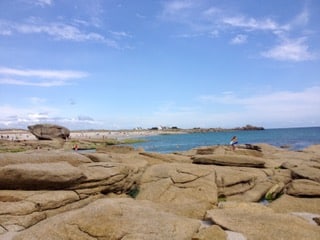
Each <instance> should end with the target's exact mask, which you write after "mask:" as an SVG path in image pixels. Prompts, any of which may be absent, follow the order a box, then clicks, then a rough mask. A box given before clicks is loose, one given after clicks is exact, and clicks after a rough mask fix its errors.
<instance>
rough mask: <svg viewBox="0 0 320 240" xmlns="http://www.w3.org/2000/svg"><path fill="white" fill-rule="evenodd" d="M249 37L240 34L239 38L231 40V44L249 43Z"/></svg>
mask: <svg viewBox="0 0 320 240" xmlns="http://www.w3.org/2000/svg"><path fill="white" fill-rule="evenodd" d="M247 38H248V37H247V35H244V34H238V35H237V36H235V37H234V38H233V39H231V41H230V43H231V44H236V45H239V44H244V43H246V42H247Z"/></svg>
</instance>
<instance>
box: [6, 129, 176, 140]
mask: <svg viewBox="0 0 320 240" xmlns="http://www.w3.org/2000/svg"><path fill="white" fill-rule="evenodd" d="M177 133H179V132H177V131H172V130H171V131H170V130H80V131H71V132H70V139H116V140H122V139H128V138H138V137H145V136H154V135H159V134H177ZM0 137H1V139H3V140H10V141H19V140H20V141H26V140H36V137H35V136H34V135H33V134H32V133H30V131H28V130H0Z"/></svg>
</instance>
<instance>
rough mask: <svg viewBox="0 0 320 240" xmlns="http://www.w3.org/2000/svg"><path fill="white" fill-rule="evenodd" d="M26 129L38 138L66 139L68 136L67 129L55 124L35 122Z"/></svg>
mask: <svg viewBox="0 0 320 240" xmlns="http://www.w3.org/2000/svg"><path fill="white" fill-rule="evenodd" d="M28 129H29V130H30V132H31V133H32V134H33V135H34V136H36V138H38V139H39V140H53V139H56V138H58V139H59V138H61V139H67V138H69V136H70V130H69V129H67V128H66V127H62V126H59V125H55V124H36V125H32V126H28Z"/></svg>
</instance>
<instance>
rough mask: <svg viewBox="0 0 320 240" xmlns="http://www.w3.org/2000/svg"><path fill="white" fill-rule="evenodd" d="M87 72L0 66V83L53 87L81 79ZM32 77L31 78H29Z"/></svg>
mask: <svg viewBox="0 0 320 240" xmlns="http://www.w3.org/2000/svg"><path fill="white" fill-rule="evenodd" d="M87 76H88V73H86V72H81V71H71V70H64V71H63V70H41V69H40V70H34V69H16V68H7V67H0V84H7V85H20V86H37V87H53V86H63V85H66V84H70V82H69V81H70V80H73V79H81V78H85V77H87ZM29 78H32V79H29Z"/></svg>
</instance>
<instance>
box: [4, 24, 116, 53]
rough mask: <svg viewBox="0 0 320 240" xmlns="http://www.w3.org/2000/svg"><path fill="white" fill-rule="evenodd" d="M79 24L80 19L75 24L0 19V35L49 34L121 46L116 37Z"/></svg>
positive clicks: (110, 45)
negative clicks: (82, 27) (86, 28)
mask: <svg viewBox="0 0 320 240" xmlns="http://www.w3.org/2000/svg"><path fill="white" fill-rule="evenodd" d="M82 23H84V21H82ZM77 25H80V24H79V21H78V20H77V21H74V25H72V24H67V23H63V22H50V23H42V22H41V21H40V20H39V19H31V20H29V22H27V23H19V22H9V21H5V20H1V19H0V35H4V36H10V35H13V34H14V33H20V34H47V35H48V36H51V37H53V39H55V40H60V41H61V40H66V41H76V42H86V41H94V42H100V43H104V44H106V45H107V46H109V47H113V48H119V44H118V42H117V41H115V40H114V39H112V38H107V37H105V36H103V35H101V34H99V33H97V32H91V31H89V32H88V31H85V30H83V29H81V28H80V27H79V26H77ZM81 25H84V24H81Z"/></svg>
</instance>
